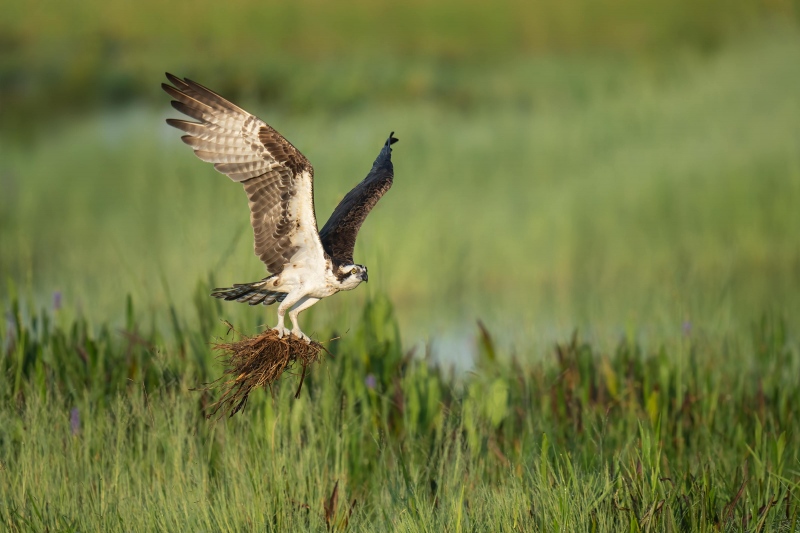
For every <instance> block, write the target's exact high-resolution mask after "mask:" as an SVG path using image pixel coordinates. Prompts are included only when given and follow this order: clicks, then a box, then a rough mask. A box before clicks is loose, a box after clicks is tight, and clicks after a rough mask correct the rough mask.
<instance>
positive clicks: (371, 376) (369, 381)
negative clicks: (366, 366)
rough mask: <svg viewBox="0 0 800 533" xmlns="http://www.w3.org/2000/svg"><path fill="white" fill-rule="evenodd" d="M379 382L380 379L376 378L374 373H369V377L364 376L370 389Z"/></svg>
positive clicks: (365, 383) (365, 382)
mask: <svg viewBox="0 0 800 533" xmlns="http://www.w3.org/2000/svg"><path fill="white" fill-rule="evenodd" d="M377 384H378V380H377V379H375V375H374V374H367V377H365V378H364V385H366V386H367V388H368V389H374V388H375V386H376V385H377Z"/></svg>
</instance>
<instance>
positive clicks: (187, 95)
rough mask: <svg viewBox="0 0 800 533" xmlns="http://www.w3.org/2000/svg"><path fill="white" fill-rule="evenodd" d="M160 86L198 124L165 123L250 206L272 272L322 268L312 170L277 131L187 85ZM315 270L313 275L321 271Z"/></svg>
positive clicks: (258, 244) (260, 251) (259, 248)
mask: <svg viewBox="0 0 800 533" xmlns="http://www.w3.org/2000/svg"><path fill="white" fill-rule="evenodd" d="M167 78H168V79H169V81H170V82H171V83H172V84H173V85H174V87H173V86H172V85H168V84H166V83H165V84H162V87H163V89H164V90H165V91H166V92H167V93H168V94H169V95H170V96H172V98H174V100H173V102H172V106H173V107H174V108H175V109H177V110H178V111H180V112H181V113H183V114H185V115H188V116H189V117H191V118H193V119H195V120H197V122H190V121H186V120H176V119H168V120H167V123H168V124H169V125H170V126H174V127H176V128H178V129H179V130H182V131H183V132H185V133H186V134H187V135H184V136H183V137H181V139H182V140H183V142H185V143H186V144H188V145H189V146H191V147H192V148H193V149H194V153H195V154H196V155H197V157H199V158H200V159H202V160H203V161H207V162H209V163H213V164H214V168H215V169H217V170H218V171H219V172H222V173H223V174H225V175H227V176H228V177H229V178H230V179H231V180H233V181H236V182H239V183H241V184H242V185H243V186H244V190H245V192H246V193H247V198H248V199H249V201H250V223H251V224H252V226H253V233H254V236H255V253H256V255H257V256H258V257H259V259H261V260H262V261H263V262H264V264H266V265H267V269H268V270H269V271H270V273H272V274H279V273H280V272H281V271H282V270H283V267H284V265H286V264H287V263H290V262H293V261H304V262H305V264H306V266H307V267H311V268H314V269H319V270H321V269H323V268H324V265H325V252H324V250H323V248H322V243H321V242H320V238H319V234H318V232H317V221H316V216H315V214H314V169H313V168H312V167H311V164H310V163H309V162H308V160H307V159H306V158H305V156H303V154H301V153H300V151H299V150H297V149H296V148H295V147H294V146H292V144H291V143H290V142H289V141H287V140H286V139H285V138H283V136H281V134H280V133H278V132H277V131H275V130H274V129H273V128H272V127H270V126H269V125H268V124H266V123H265V122H264V121H262V120H261V119H259V118H258V117H256V116H254V115H251V114H250V113H248V112H247V111H245V110H243V109H241V108H240V107H237V106H236V105H234V104H232V103H231V102H229V101H227V100H226V99H224V98H223V97H221V96H220V95H218V94H216V93H215V92H213V91H211V90H210V89H207V88H206V87H203V86H202V85H200V84H199V83H196V82H193V81H191V80H189V79H183V80H182V79H180V78H178V77H176V76H173V75H171V74H167ZM319 270H318V271H319Z"/></svg>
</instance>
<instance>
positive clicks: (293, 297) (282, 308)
mask: <svg viewBox="0 0 800 533" xmlns="http://www.w3.org/2000/svg"><path fill="white" fill-rule="evenodd" d="M302 298H303V294H302V293H301V292H296V293H295V292H290V293H289V294H287V295H286V298H284V299H283V301H282V302H281V303H280V305H279V306H278V325H277V326H275V327H274V328H272V329H273V330H274V331H277V332H278V338H283V336H284V335H289V334H290V333H291V331H289V330H288V329H287V328H286V327H284V325H283V317H284V316H285V315H286V311H288V310H289V309H290V308H291V307H292V306H293V305H294V304H296V303H297V302H298V301H300V300H301V299H302ZM292 323H294V321H292Z"/></svg>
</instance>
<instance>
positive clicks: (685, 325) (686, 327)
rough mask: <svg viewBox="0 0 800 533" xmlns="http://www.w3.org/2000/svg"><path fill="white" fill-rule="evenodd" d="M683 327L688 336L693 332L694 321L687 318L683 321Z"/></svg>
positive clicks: (685, 334)
mask: <svg viewBox="0 0 800 533" xmlns="http://www.w3.org/2000/svg"><path fill="white" fill-rule="evenodd" d="M681 329H682V330H683V334H684V336H686V337H688V336H689V335H691V334H692V323H691V322H689V321H688V320H687V321H686V322H684V323H683V327H682V328H681Z"/></svg>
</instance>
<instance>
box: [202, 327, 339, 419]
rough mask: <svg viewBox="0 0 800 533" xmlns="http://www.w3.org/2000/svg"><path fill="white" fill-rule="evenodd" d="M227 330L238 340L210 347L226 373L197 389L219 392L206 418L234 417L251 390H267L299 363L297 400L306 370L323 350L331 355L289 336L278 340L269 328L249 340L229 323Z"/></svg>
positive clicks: (242, 406) (311, 344) (245, 402)
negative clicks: (217, 388) (218, 416)
mask: <svg viewBox="0 0 800 533" xmlns="http://www.w3.org/2000/svg"><path fill="white" fill-rule="evenodd" d="M228 327H229V328H230V329H231V331H234V332H235V333H236V334H238V335H239V337H240V338H239V340H238V341H233V342H223V343H216V344H214V345H213V346H214V349H215V350H216V351H218V352H219V356H218V359H219V361H220V362H221V363H222V364H223V365H224V366H225V372H224V373H223V375H222V376H220V377H219V378H218V379H216V380H215V381H213V382H211V383H209V384H208V386H207V387H205V388H203V389H199V390H209V389H211V388H216V387H219V388H220V390H221V391H222V396H220V398H219V400H217V401H216V402H215V403H213V404H211V405H210V406H209V408H208V412H207V414H206V418H211V417H212V416H214V415H215V414H217V413H218V412H220V411H221V412H222V413H221V414H226V413H227V414H228V416H229V417H230V416H233V415H235V414H236V413H238V412H239V411H241V410H242V409H244V407H245V405H247V398H248V396H249V395H250V393H251V392H252V391H253V389H257V388H259V387H264V388H267V387H270V386H271V385H272V384H273V383H275V382H276V381H277V380H278V379H279V378H280V377H281V376H282V375H283V373H284V372H286V370H288V369H289V368H290V367H292V366H294V364H295V363H300V365H301V366H302V368H303V370H302V374H301V375H300V383H299V385H298V387H297V392H296V393H295V398H297V397H299V396H300V390H301V389H302V387H303V380H304V379H305V376H306V368H307V367H308V366H309V365H310V364H312V363H314V362H316V361H318V360H319V359H320V354H321V353H322V352H323V351H324V352H325V353H327V354H329V355H330V352H328V350H327V349H326V348H325V347H324V346H322V345H321V344H320V343H318V342H316V341H311V342H310V343H306V342H305V341H303V340H300V339H298V338H296V337H292V336H286V337H283V338H279V337H278V333H277V332H275V331H273V330H271V329H268V330H266V331H264V332H263V333H261V334H259V335H254V336H252V337H248V336H246V335H242V334H241V333H239V332H237V331H236V330H235V329H234V328H233V326H231V325H230V324H228Z"/></svg>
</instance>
